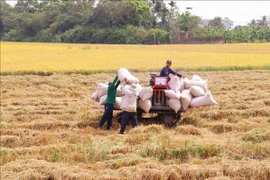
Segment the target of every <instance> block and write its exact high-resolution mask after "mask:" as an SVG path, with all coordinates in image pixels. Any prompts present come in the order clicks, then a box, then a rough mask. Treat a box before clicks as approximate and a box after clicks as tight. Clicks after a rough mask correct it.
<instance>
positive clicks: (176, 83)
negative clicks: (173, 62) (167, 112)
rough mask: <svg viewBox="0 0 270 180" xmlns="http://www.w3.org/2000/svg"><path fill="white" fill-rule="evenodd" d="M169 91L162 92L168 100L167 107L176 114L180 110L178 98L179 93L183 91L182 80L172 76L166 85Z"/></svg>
mask: <svg viewBox="0 0 270 180" xmlns="http://www.w3.org/2000/svg"><path fill="white" fill-rule="evenodd" d="M168 86H169V88H170V89H168V90H164V91H165V96H167V97H168V98H169V100H168V106H169V107H170V108H172V109H173V110H174V111H175V112H176V113H177V112H178V111H179V110H180V109H181V103H180V97H181V91H183V89H184V84H183V80H182V79H180V78H179V77H177V76H174V77H173V78H172V79H171V80H170V81H169V83H168Z"/></svg>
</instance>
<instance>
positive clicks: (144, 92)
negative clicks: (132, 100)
mask: <svg viewBox="0 0 270 180" xmlns="http://www.w3.org/2000/svg"><path fill="white" fill-rule="evenodd" d="M152 96H153V88H152V87H145V88H142V89H141V90H140V92H139V97H140V98H141V99H142V100H143V101H145V100H147V99H150V98H152Z"/></svg>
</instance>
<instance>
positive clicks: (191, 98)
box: [165, 74, 218, 112]
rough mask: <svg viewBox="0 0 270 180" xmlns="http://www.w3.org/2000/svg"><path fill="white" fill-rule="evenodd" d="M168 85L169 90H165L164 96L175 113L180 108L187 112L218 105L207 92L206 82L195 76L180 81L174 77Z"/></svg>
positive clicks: (208, 91)
mask: <svg viewBox="0 0 270 180" xmlns="http://www.w3.org/2000/svg"><path fill="white" fill-rule="evenodd" d="M168 85H169V88H170V89H168V90H165V95H166V96H167V97H168V98H169V100H168V106H169V107H170V108H172V109H173V110H174V111H175V112H178V111H179V110H180V109H181V108H182V109H183V110H187V109H188V108H195V107H202V106H210V105H216V104H218V103H217V102H216V101H215V100H214V98H213V96H212V94H211V92H210V90H208V86H207V80H203V79H202V78H201V77H200V76H198V75H196V74H195V75H193V76H192V78H191V79H188V78H187V77H185V78H184V79H180V78H179V77H177V76H175V77H173V78H172V79H171V80H170V81H169V83H168Z"/></svg>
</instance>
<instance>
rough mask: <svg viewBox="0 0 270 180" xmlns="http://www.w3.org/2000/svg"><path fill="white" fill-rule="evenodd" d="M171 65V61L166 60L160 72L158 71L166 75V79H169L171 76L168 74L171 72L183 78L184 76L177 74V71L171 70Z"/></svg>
mask: <svg viewBox="0 0 270 180" xmlns="http://www.w3.org/2000/svg"><path fill="white" fill-rule="evenodd" d="M171 65H172V61H171V60H167V62H166V66H164V67H163V68H162V70H161V72H160V76H164V77H168V81H170V80H171V78H170V76H169V75H170V74H173V75H176V76H178V77H183V78H184V76H182V75H181V74H178V73H177V72H175V71H173V70H172V69H171Z"/></svg>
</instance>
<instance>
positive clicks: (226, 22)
mask: <svg viewBox="0 0 270 180" xmlns="http://www.w3.org/2000/svg"><path fill="white" fill-rule="evenodd" d="M222 22H223V24H224V26H225V28H226V29H231V28H232V26H233V21H231V20H230V19H229V18H228V17H225V18H224V19H223V20H222Z"/></svg>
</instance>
